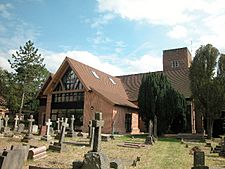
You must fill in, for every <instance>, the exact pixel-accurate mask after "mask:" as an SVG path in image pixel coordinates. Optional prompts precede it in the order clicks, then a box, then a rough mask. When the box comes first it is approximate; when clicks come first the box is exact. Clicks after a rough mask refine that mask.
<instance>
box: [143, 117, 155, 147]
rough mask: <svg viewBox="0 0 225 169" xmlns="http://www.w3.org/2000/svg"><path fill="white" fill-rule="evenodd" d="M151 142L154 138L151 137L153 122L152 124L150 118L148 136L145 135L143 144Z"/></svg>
mask: <svg viewBox="0 0 225 169" xmlns="http://www.w3.org/2000/svg"><path fill="white" fill-rule="evenodd" d="M153 142H154V139H153V124H152V120H149V127H148V136H147V137H146V140H145V144H150V145H152V144H153Z"/></svg>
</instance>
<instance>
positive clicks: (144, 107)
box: [138, 73, 186, 136]
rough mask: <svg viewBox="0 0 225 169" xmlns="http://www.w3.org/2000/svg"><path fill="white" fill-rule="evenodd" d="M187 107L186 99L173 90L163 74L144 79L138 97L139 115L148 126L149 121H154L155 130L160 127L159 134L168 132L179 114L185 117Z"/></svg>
mask: <svg viewBox="0 0 225 169" xmlns="http://www.w3.org/2000/svg"><path fill="white" fill-rule="evenodd" d="M185 105H186V101H185V98H184V97H183V96H182V95H180V94H179V93H178V92H177V91H175V90H174V89H172V87H171V85H170V83H169V81H168V80H167V78H166V77H165V76H164V75H163V74H156V73H149V74H147V75H146V76H144V77H143V79H142V84H141V86H140V89H139V95H138V106H139V114H140V116H141V118H142V120H143V121H144V122H145V124H147V125H148V122H149V120H152V121H154V129H156V127H158V128H159V130H158V133H159V134H161V133H163V132H165V131H166V130H168V128H169V126H171V123H172V122H173V120H174V118H175V117H176V114H177V113H180V114H182V115H183V113H184V112H185V110H186V107H185ZM185 117H186V116H184V118H185ZM156 119H157V120H160V124H157V121H156ZM184 121H185V120H184ZM156 134H157V133H154V136H157V135H156Z"/></svg>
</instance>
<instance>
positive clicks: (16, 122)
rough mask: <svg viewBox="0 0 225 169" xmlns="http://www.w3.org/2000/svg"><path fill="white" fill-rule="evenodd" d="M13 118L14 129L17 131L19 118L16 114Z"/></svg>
mask: <svg viewBox="0 0 225 169" xmlns="http://www.w3.org/2000/svg"><path fill="white" fill-rule="evenodd" d="M14 120H15V123H14V131H15V132H17V131H18V120H19V117H18V115H16V117H15V118H14Z"/></svg>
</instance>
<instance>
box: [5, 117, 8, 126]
mask: <svg viewBox="0 0 225 169" xmlns="http://www.w3.org/2000/svg"><path fill="white" fill-rule="evenodd" d="M8 121H9V116H8V115H6V116H5V127H8Z"/></svg>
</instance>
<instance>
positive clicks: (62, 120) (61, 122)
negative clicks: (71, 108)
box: [60, 117, 64, 132]
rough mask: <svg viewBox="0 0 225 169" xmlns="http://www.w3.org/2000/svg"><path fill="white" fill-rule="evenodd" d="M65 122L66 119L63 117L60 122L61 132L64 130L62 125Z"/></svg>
mask: <svg viewBox="0 0 225 169" xmlns="http://www.w3.org/2000/svg"><path fill="white" fill-rule="evenodd" d="M63 122H64V118H63V117H62V119H61V121H60V132H61V130H62V127H63V126H62V124H63Z"/></svg>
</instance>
